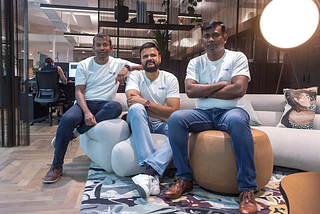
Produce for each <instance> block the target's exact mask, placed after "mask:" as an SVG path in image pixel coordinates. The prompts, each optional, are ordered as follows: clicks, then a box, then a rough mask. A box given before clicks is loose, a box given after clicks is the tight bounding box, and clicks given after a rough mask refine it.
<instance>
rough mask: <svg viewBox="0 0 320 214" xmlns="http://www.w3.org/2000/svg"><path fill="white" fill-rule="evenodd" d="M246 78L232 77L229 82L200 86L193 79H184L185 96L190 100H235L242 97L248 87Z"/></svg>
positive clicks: (241, 76)
mask: <svg viewBox="0 0 320 214" xmlns="http://www.w3.org/2000/svg"><path fill="white" fill-rule="evenodd" d="M248 79H249V78H248V77H247V76H244V75H238V76H234V77H232V79H231V82H228V81H221V82H216V83H210V84H200V83H198V82H197V81H195V80H193V79H186V81H185V89H186V94H187V95H188V97H190V98H217V99H225V100H229V99H236V98H239V97H243V96H244V95H245V93H246V91H247V87H248Z"/></svg>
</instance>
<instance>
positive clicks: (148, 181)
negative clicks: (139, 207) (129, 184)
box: [132, 174, 160, 199]
mask: <svg viewBox="0 0 320 214" xmlns="http://www.w3.org/2000/svg"><path fill="white" fill-rule="evenodd" d="M132 180H133V182H134V183H135V184H136V188H137V191H138V192H139V194H140V196H141V198H143V199H147V198H148V197H149V196H150V195H159V193H160V182H159V178H158V176H151V175H144V174H139V175H136V176H134V177H133V178H132Z"/></svg>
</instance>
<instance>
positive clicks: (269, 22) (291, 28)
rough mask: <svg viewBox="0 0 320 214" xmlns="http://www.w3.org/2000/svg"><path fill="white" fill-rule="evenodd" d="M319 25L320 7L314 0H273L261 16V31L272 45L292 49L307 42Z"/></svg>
mask: <svg viewBox="0 0 320 214" xmlns="http://www.w3.org/2000/svg"><path fill="white" fill-rule="evenodd" d="M318 26H319V7H318V5H317V3H316V2H315V1H313V0H273V1H271V2H270V3H269V4H268V5H267V6H266V7H265V9H264V10H263V12H262V14H261V17H260V31H261V34H262V36H263V38H264V39H265V40H266V41H267V43H269V44H270V45H271V46H273V47H276V48H280V49H292V48H295V47H298V46H300V45H302V44H304V43H305V42H307V41H308V40H309V39H310V38H311V37H312V36H313V35H314V34H315V33H316V31H317V29H318Z"/></svg>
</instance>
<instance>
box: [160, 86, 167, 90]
mask: <svg viewBox="0 0 320 214" xmlns="http://www.w3.org/2000/svg"><path fill="white" fill-rule="evenodd" d="M158 89H159V90H165V89H166V88H165V87H159V88H158Z"/></svg>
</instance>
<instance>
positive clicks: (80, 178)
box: [0, 121, 91, 214]
mask: <svg viewBox="0 0 320 214" xmlns="http://www.w3.org/2000/svg"><path fill="white" fill-rule="evenodd" d="M57 124H58V122H57V121H53V126H52V127H49V125H48V121H44V122H42V123H35V124H34V125H33V126H31V127H30V135H31V137H30V138H31V144H30V146H23V147H14V148H1V147H0V213H24V214H27V213H28V214H29V213H30V214H31V213H32V214H51V213H52V214H53V213H54V214H62V213H63V214H73V213H79V211H80V205H81V199H82V195H83V190H84V186H85V183H86V180H87V175H88V169H89V165H90V162H91V161H90V159H89V158H88V157H87V156H86V155H85V154H84V153H83V151H82V150H81V148H80V145H79V140H77V141H76V142H72V144H71V143H70V144H69V147H68V150H67V154H66V157H65V163H64V170H63V176H62V177H60V179H59V180H58V181H57V182H56V183H54V184H44V183H43V182H42V178H43V177H44V175H45V174H46V172H47V170H48V166H47V164H51V163H52V159H53V152H54V148H52V147H51V144H50V142H51V140H52V138H53V137H54V136H55V132H56V129H57V127H58V125H57Z"/></svg>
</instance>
